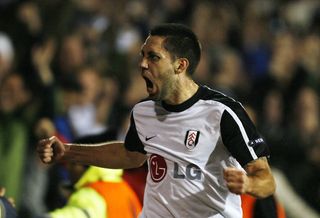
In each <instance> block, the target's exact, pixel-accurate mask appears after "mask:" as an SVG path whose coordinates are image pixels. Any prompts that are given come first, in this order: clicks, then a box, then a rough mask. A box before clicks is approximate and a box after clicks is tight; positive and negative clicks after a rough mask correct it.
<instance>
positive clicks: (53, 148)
mask: <svg viewBox="0 0 320 218" xmlns="http://www.w3.org/2000/svg"><path fill="white" fill-rule="evenodd" d="M67 149H68V147H67V146H66V145H65V144H64V143H62V142H61V141H60V140H59V139H58V138H57V137H56V136H52V137H50V138H47V139H42V140H40V141H39V142H38V145H37V152H38V155H39V157H40V159H41V161H42V162H43V163H52V162H54V161H57V160H60V159H61V158H62V157H63V156H64V154H65V152H66V151H67Z"/></svg>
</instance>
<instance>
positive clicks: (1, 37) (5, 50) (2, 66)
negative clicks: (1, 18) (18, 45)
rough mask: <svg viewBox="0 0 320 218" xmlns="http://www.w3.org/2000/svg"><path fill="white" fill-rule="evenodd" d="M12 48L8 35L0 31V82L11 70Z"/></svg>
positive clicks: (12, 61)
mask: <svg viewBox="0 0 320 218" xmlns="http://www.w3.org/2000/svg"><path fill="white" fill-rule="evenodd" d="M13 64H14V48H13V44H12V41H11V39H10V38H9V36H8V35H7V34H5V33H3V32H0V83H1V82H2V80H3V77H5V75H6V74H8V73H9V72H11V70H13Z"/></svg>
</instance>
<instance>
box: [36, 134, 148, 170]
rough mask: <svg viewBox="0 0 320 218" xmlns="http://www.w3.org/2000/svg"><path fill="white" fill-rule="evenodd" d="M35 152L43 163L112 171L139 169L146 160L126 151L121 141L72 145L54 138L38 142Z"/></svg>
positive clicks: (137, 153)
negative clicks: (94, 167)
mask: <svg viewBox="0 0 320 218" xmlns="http://www.w3.org/2000/svg"><path fill="white" fill-rule="evenodd" d="M37 152H38V154H39V157H40V159H41V160H42V162H44V163H52V162H55V161H58V160H64V161H71V162H75V163H79V164H85V165H94V166H99V167H106V168H113V169H127V168H135V167H139V166H141V165H142V164H143V163H144V162H145V160H146V155H144V154H142V153H140V152H131V151H128V150H127V149H126V148H125V146H124V142H122V141H111V142H105V143H99V144H72V143H62V142H61V141H60V140H59V139H58V138H57V137H55V136H52V137H50V138H47V139H43V140H40V141H39V143H38V145H37Z"/></svg>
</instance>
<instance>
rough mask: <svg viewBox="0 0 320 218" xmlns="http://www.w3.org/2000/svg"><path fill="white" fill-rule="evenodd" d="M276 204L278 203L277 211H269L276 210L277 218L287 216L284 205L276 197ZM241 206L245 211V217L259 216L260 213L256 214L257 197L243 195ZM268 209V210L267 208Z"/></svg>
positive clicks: (253, 217)
mask: <svg viewBox="0 0 320 218" xmlns="http://www.w3.org/2000/svg"><path fill="white" fill-rule="evenodd" d="M273 200H274V202H275V205H276V211H270V210H272V208H270V210H269V211H268V212H271V213H272V212H275V213H276V214H277V218H286V214H285V210H284V208H283V207H282V205H281V204H280V203H279V202H277V201H276V199H275V198H273ZM241 202H242V204H241V207H242V212H243V218H255V217H259V214H255V206H256V203H257V199H256V198H254V197H252V196H250V195H241ZM265 211H266V210H265Z"/></svg>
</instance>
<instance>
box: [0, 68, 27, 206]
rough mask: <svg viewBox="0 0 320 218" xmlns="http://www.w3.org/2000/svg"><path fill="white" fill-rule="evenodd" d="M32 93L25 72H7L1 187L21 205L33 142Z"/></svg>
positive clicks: (1, 114) (1, 88)
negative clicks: (30, 124) (29, 120)
mask: <svg viewBox="0 0 320 218" xmlns="http://www.w3.org/2000/svg"><path fill="white" fill-rule="evenodd" d="M30 98H31V95H30V92H29V90H28V89H27V88H26V86H25V84H24V80H23V78H22V77H21V75H19V74H16V73H9V74H7V75H6V76H5V77H4V78H3V80H2V82H1V83H0V120H1V122H0V186H3V187H5V188H6V189H7V194H8V196H10V197H12V198H14V199H15V201H16V205H17V208H19V206H20V197H21V194H22V193H23V189H22V185H23V182H24V165H25V160H26V159H25V158H26V154H27V148H28V143H29V136H28V134H29V128H28V123H27V122H26V120H25V118H24V115H23V113H24V109H25V108H24V107H26V105H27V103H28V102H29V101H30Z"/></svg>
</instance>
